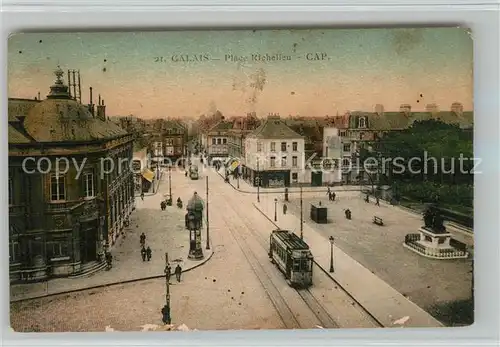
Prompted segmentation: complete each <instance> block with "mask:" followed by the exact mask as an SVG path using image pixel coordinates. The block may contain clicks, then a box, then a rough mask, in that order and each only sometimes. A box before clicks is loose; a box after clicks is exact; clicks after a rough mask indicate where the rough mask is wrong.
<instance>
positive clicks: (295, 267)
mask: <svg viewBox="0 0 500 347" xmlns="http://www.w3.org/2000/svg"><path fill="white" fill-rule="evenodd" d="M299 268H300V260H299V259H294V260H293V271H294V272H297V271H299Z"/></svg>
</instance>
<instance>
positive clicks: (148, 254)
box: [146, 246, 153, 261]
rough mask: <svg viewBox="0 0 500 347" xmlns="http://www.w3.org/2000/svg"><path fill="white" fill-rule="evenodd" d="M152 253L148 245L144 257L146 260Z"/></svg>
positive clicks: (149, 258)
mask: <svg viewBox="0 0 500 347" xmlns="http://www.w3.org/2000/svg"><path fill="white" fill-rule="evenodd" d="M152 253H153V251H151V248H150V247H149V246H148V248H146V257H147V258H148V261H150V260H151V255H152Z"/></svg>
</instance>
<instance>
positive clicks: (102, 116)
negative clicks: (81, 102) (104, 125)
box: [97, 100, 106, 122]
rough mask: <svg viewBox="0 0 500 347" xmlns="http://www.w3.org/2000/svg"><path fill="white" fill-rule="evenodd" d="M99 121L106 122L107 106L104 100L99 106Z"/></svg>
mask: <svg viewBox="0 0 500 347" xmlns="http://www.w3.org/2000/svg"><path fill="white" fill-rule="evenodd" d="M99 103H101V100H99ZM97 119H100V120H102V121H103V122H105V121H106V106H105V105H104V100H102V104H100V105H97Z"/></svg>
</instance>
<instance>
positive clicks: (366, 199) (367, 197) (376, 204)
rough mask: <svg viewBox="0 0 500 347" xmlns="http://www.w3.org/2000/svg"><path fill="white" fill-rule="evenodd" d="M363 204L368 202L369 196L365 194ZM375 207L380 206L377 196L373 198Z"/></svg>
mask: <svg viewBox="0 0 500 347" xmlns="http://www.w3.org/2000/svg"><path fill="white" fill-rule="evenodd" d="M365 202H367V203H368V202H370V194H366V197H365ZM375 206H380V200H379V198H378V196H376V197H375Z"/></svg>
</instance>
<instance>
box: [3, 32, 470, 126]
mask: <svg viewBox="0 0 500 347" xmlns="http://www.w3.org/2000/svg"><path fill="white" fill-rule="evenodd" d="M472 47H473V42H472V39H471V37H470V35H469V33H468V31H467V30H465V29H460V28H428V29H423V28H422V29H362V30H361V29H345V30H340V29H317V30H292V31H290V30H258V31H255V32H253V31H251V30H247V31H205V32H202V31H184V32H182V31H179V32H174V31H170V32H137V33H134V32H127V33H126V32H120V33H109V32H108V33H70V34H59V33H48V34H31V33H30V34H18V35H14V36H12V37H11V38H10V40H9V55H8V56H9V61H8V70H9V71H8V73H9V81H8V84H9V97H17V98H33V97H35V96H36V95H37V93H38V92H40V93H41V96H42V98H44V97H45V96H46V95H47V94H48V92H49V87H50V85H51V84H52V83H53V82H54V79H55V78H54V75H53V70H54V69H55V68H56V67H57V65H58V64H59V65H60V66H61V68H62V69H63V70H65V71H66V70H67V69H79V70H80V73H81V83H82V102H83V103H88V102H89V92H88V90H89V87H90V86H92V87H93V90H94V102H95V103H96V102H97V95H98V94H99V93H100V94H101V95H102V98H103V99H104V100H105V102H106V105H107V108H106V113H107V115H108V116H115V115H128V114H133V115H136V116H138V117H143V118H160V117H184V116H188V117H197V116H199V115H200V114H202V113H206V112H209V111H213V110H214V109H219V110H220V111H221V112H222V113H223V114H224V115H226V116H232V115H243V114H245V113H246V112H250V111H256V112H257V114H258V115H259V116H264V115H266V114H268V113H270V112H273V113H280V114H281V115H283V116H287V115H289V114H292V115H296V114H300V115H302V116H320V117H321V116H325V115H327V114H328V115H335V114H336V113H337V112H339V113H343V112H345V111H346V110H351V111H354V110H362V111H371V110H373V107H374V105H375V104H382V105H384V108H385V110H386V111H395V110H398V109H399V105H400V104H403V103H406V104H410V105H412V109H413V110H415V111H419V110H424V108H425V105H426V104H431V103H435V104H438V105H439V107H440V109H441V110H449V109H450V105H451V104H452V103H453V102H456V101H458V102H461V103H462V104H463V105H464V110H472V99H473V95H472V53H473V52H472ZM315 53H320V54H323V55H320V54H318V55H317V56H318V57H320V56H322V57H323V59H322V60H308V59H307V57H311V56H312V57H315V56H316V55H315ZM231 54H232V55H233V56H236V55H237V56H238V57H246V59H247V61H245V62H243V63H241V62H240V63H238V62H235V61H231V60H232V59H231V58H230V57H229V55H231ZM252 54H262V55H265V54H268V55H276V54H281V55H282V56H288V57H290V60H284V61H267V62H262V61H252V59H251V55H252ZM308 54H309V55H308ZM179 55H189V59H191V60H194V59H195V57H194V55H197V56H199V55H205V56H207V57H209V58H208V60H206V59H205V60H204V61H190V62H183V61H175V60H179V58H178V57H179ZM159 57H162V58H161V59H160V58H159Z"/></svg>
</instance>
